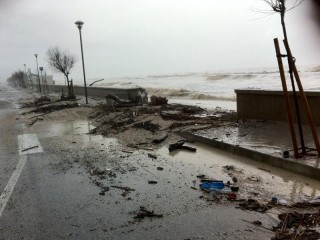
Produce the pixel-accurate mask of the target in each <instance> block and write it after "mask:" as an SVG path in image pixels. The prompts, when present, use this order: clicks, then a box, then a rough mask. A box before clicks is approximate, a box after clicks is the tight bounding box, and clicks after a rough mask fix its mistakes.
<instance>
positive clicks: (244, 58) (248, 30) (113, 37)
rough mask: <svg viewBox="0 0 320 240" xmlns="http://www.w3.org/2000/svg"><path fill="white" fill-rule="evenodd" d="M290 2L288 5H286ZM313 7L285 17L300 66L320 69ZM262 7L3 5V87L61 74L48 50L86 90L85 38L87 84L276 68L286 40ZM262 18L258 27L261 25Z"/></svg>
mask: <svg viewBox="0 0 320 240" xmlns="http://www.w3.org/2000/svg"><path fill="white" fill-rule="evenodd" d="M288 1H290V0H288ZM309 4H310V0H305V1H304V3H303V4H302V5H300V6H299V7H298V8H296V9H294V10H293V11H291V12H288V14H287V25H288V34H289V39H290V43H291V47H292V50H293V53H294V56H295V57H296V58H297V62H298V64H301V65H309V64H318V63H319V62H320V54H319V40H320V38H319V29H317V28H316V25H315V21H314V18H312V17H311V15H310V14H309V12H310V8H311V6H310V5H309ZM254 9H259V10H269V7H268V6H267V5H266V4H265V3H263V2H262V0H241V1H240V0H161V1H156V0H95V1H89V0H67V1H66V0H14V1H13V0H0V30H1V34H0V53H1V58H0V81H5V80H6V79H7V78H8V77H9V76H10V75H11V73H12V72H14V71H17V70H19V69H21V70H23V68H24V67H23V64H26V65H27V68H31V70H32V71H33V72H35V71H36V61H35V57H34V54H35V53H37V54H38V55H39V58H38V59H39V66H43V67H44V68H45V69H47V73H48V74H53V75H54V78H55V79H56V80H62V79H64V78H63V76H62V75H61V74H58V73H55V72H53V71H52V70H50V69H49V68H48V67H47V65H46V62H45V55H46V51H47V50H48V48H49V47H54V46H58V47H60V48H62V49H67V50H68V51H70V52H71V53H73V54H75V55H76V56H77V58H78V62H77V64H76V66H75V68H74V69H73V70H72V71H71V77H72V78H73V79H74V80H75V82H76V83H81V82H82V81H83V80H82V79H83V77H82V65H81V52H80V42H79V41H80V40H79V32H78V29H77V28H76V26H75V24H74V22H75V21H76V20H82V21H84V26H83V30H82V34H83V35H82V36H83V44H84V57H85V66H86V75H87V79H89V80H90V79H99V78H108V77H116V76H144V75H148V74H152V75H154V74H171V73H184V72H206V71H209V72H214V71H218V70H228V69H241V68H256V67H270V66H276V64H277V62H276V59H275V53H274V48H273V38H274V37H279V38H280V39H282V32H281V25H280V18H279V16H278V15H277V14H273V15H267V14H262V13H257V12H256V11H254ZM259 18H260V19H259Z"/></svg>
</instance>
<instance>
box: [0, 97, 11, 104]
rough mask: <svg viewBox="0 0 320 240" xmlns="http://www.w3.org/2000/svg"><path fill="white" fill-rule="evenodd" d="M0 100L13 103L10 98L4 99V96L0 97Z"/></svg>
mask: <svg viewBox="0 0 320 240" xmlns="http://www.w3.org/2000/svg"><path fill="white" fill-rule="evenodd" d="M0 100H1V101H4V102H10V103H14V102H12V101H10V100H7V99H4V98H0Z"/></svg>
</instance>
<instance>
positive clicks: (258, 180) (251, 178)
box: [248, 176, 261, 182]
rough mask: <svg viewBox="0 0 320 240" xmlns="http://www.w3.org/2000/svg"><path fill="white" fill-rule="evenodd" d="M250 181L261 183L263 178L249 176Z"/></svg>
mask: <svg viewBox="0 0 320 240" xmlns="http://www.w3.org/2000/svg"><path fill="white" fill-rule="evenodd" d="M248 179H249V180H251V181H253V182H260V181H261V178H260V177H259V176H249V177H248Z"/></svg>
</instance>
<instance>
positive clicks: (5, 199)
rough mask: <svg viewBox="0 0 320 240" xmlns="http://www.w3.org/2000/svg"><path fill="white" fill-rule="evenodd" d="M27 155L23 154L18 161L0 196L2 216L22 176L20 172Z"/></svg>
mask: <svg viewBox="0 0 320 240" xmlns="http://www.w3.org/2000/svg"><path fill="white" fill-rule="evenodd" d="M26 161H27V156H26V155H23V156H20V160H19V162H18V165H17V167H16V169H15V170H14V172H13V174H12V176H11V178H10V180H9V182H8V184H7V186H6V188H5V189H4V191H3V193H2V194H1V196H0V217H1V216H2V213H3V210H4V208H5V207H6V205H7V202H8V201H9V198H10V196H11V193H12V191H13V189H14V187H15V186H16V183H17V181H18V178H19V176H20V173H21V172H22V170H23V167H24V165H25V164H26Z"/></svg>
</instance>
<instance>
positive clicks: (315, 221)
mask: <svg viewBox="0 0 320 240" xmlns="http://www.w3.org/2000/svg"><path fill="white" fill-rule="evenodd" d="M278 218H279V219H280V221H281V222H280V223H279V224H278V226H276V227H274V229H273V230H274V231H275V232H276V235H275V237H273V238H272V239H273V240H284V239H297V240H316V239H320V232H319V226H320V212H317V213H298V212H292V213H281V214H279V215H278ZM316 228H318V229H316Z"/></svg>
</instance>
